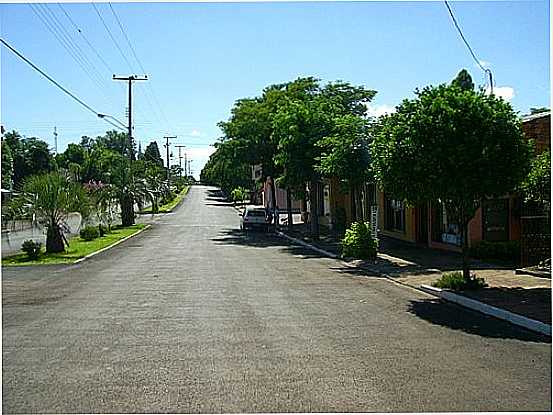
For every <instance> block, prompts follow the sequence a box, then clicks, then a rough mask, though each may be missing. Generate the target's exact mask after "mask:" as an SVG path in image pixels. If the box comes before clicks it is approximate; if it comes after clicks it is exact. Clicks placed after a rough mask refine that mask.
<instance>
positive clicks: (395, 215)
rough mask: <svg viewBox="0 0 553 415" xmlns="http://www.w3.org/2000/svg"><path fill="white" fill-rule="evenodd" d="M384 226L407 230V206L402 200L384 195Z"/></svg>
mask: <svg viewBox="0 0 553 415" xmlns="http://www.w3.org/2000/svg"><path fill="white" fill-rule="evenodd" d="M384 227H385V229H386V230H389V231H400V232H405V207H404V206H403V202H402V201H400V200H395V199H389V198H388V197H386V196H384Z"/></svg>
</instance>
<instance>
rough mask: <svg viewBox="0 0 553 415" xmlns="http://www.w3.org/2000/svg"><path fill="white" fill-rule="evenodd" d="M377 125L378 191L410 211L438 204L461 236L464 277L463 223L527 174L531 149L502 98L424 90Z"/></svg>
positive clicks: (449, 88)
mask: <svg viewBox="0 0 553 415" xmlns="http://www.w3.org/2000/svg"><path fill="white" fill-rule="evenodd" d="M415 95H416V98H415V99H411V100H408V99H406V100H404V101H403V102H402V103H401V105H399V106H398V107H397V111H396V112H395V113H394V114H391V115H387V116H385V117H383V118H382V120H381V122H380V123H379V125H378V127H377V129H376V130H375V135H374V141H373V143H372V147H371V149H372V153H373V157H374V160H373V168H374V172H375V174H376V176H377V178H378V179H379V182H380V184H381V186H382V187H383V188H384V190H385V191H386V192H388V193H391V194H392V195H393V196H394V197H395V198H397V199H401V200H405V201H407V202H408V203H409V204H411V205H416V204H418V203H421V202H428V201H435V202H442V203H443V204H444V206H445V209H446V211H447V214H448V217H451V218H452V219H453V220H454V221H456V223H457V225H459V226H460V229H461V230H462V250H463V275H464V277H465V278H466V279H469V278H471V276H470V269H469V263H468V256H467V254H468V223H469V221H470V220H471V219H472V218H473V217H474V215H475V213H476V210H477V209H478V207H479V206H480V202H481V200H482V199H483V198H485V197H488V196H497V195H504V194H506V193H508V192H510V191H512V190H513V189H514V188H515V186H516V185H517V184H518V183H520V182H521V180H522V179H523V178H524V177H525V175H526V173H527V171H528V165H529V158H530V152H531V147H530V145H529V143H528V142H527V141H526V140H525V139H524V138H523V135H522V130H521V125H520V120H519V118H518V116H517V114H516V113H515V112H514V111H513V109H512V107H511V106H510V105H509V104H508V103H507V102H505V101H503V100H502V99H501V98H498V97H495V96H493V95H487V94H486V93H485V92H484V91H482V90H480V91H474V90H472V89H467V88H461V87H460V86H459V85H457V84H455V83H453V84H452V85H440V86H437V87H432V86H429V87H426V88H424V89H423V90H422V91H419V90H417V91H415Z"/></svg>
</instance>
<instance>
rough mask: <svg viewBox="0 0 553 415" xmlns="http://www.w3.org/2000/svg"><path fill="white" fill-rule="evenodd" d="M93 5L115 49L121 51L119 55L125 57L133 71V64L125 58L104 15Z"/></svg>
mask: <svg viewBox="0 0 553 415" xmlns="http://www.w3.org/2000/svg"><path fill="white" fill-rule="evenodd" d="M91 4H92V7H94V10H95V11H96V14H97V15H98V17H99V18H100V20H101V21H102V24H103V25H104V28H105V29H106V31H107V32H108V35H109V37H110V38H111V40H112V41H113V43H114V44H115V47H116V48H117V50H119V53H120V54H121V56H122V57H123V59H124V60H125V62H127V65H129V69H130V70H131V71H132V65H131V63H130V62H129V60H128V59H127V57H126V56H125V54H124V53H123V51H122V50H121V47H120V46H119V44H118V43H117V41H116V40H115V38H114V37H113V34H112V33H111V30H109V27H108V25H107V24H106V22H105V20H104V18H103V17H102V15H101V14H100V11H99V10H98V8H97V7H96V4H94V3H91Z"/></svg>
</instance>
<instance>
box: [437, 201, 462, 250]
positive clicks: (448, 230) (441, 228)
mask: <svg viewBox="0 0 553 415" xmlns="http://www.w3.org/2000/svg"><path fill="white" fill-rule="evenodd" d="M432 210H433V217H432V219H433V220H432V240H433V241H435V242H442V243H446V244H452V245H458V246H460V245H461V229H460V228H459V225H457V224H456V223H453V222H451V221H450V219H449V218H448V217H447V212H446V210H445V208H444V205H443V204H442V203H435V204H433V206H432Z"/></svg>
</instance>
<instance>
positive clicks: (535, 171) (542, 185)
mask: <svg viewBox="0 0 553 415" xmlns="http://www.w3.org/2000/svg"><path fill="white" fill-rule="evenodd" d="M521 190H522V193H523V195H524V198H525V199H526V200H527V201H532V202H538V203H542V204H545V205H547V206H549V205H550V203H551V153H549V151H544V152H543V153H541V154H539V155H538V156H536V157H535V158H534V159H533V160H532V162H531V167H530V172H529V173H528V176H527V177H526V179H525V180H524V182H523V183H522V186H521Z"/></svg>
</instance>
